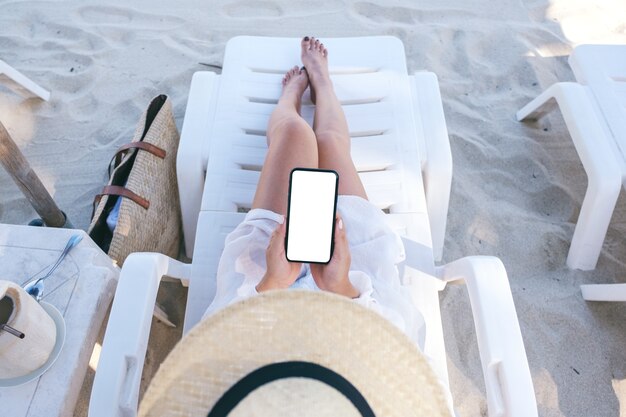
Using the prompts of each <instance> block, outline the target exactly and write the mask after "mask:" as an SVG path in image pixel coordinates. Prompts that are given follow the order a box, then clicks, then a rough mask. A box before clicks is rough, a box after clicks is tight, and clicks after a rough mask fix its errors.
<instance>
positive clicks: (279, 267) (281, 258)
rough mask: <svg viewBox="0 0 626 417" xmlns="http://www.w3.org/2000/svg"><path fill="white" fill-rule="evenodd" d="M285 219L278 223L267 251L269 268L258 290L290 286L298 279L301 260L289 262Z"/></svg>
mask: <svg viewBox="0 0 626 417" xmlns="http://www.w3.org/2000/svg"><path fill="white" fill-rule="evenodd" d="M285 223H286V219H285V221H283V222H282V223H281V224H279V225H278V227H277V228H276V230H274V233H272V236H271V237H270V243H269V245H268V246H267V251H266V252H265V261H266V263H267V269H266V271H265V275H264V276H263V279H261V282H260V283H259V284H258V285H257V286H256V290H257V291H258V292H263V291H267V290H276V289H282V288H288V287H289V286H290V285H291V284H293V283H294V282H295V281H296V278H298V274H299V273H300V268H301V266H302V264H301V263H299V262H289V261H288V260H287V257H286V256H285V228H286V226H285Z"/></svg>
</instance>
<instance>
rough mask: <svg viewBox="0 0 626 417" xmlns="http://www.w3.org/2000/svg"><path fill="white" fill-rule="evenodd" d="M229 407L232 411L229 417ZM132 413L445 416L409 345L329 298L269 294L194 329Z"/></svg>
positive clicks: (383, 323)
mask: <svg viewBox="0 0 626 417" xmlns="http://www.w3.org/2000/svg"><path fill="white" fill-rule="evenodd" d="M231 409H232V412H231ZM139 415H140V416H168V417H170V416H171V417H173V416H203V417H205V416H209V417H212V416H226V415H229V416H238V417H239V416H264V417H269V416H298V417H304V416H318V417H319V416H341V417H344V416H361V415H362V416H374V415H376V416H378V417H382V416H385V417H386V416H399V417H410V416H429V417H436V416H450V412H449V409H448V408H447V406H446V401H445V395H444V391H443V388H442V387H441V385H440V384H439V382H438V381H437V378H436V377H435V374H434V373H433V371H432V370H431V368H430V366H429V365H428V363H427V361H426V359H425V358H424V356H423V355H422V354H421V352H420V351H419V349H418V348H417V347H416V346H415V345H414V344H413V343H412V342H411V341H410V340H409V339H408V338H407V337H406V336H405V335H404V334H403V333H402V332H401V331H400V330H398V329H397V328H396V327H395V326H393V325H392V324H390V323H389V322H388V321H387V320H386V319H384V318H383V317H381V316H380V315H378V314H377V313H375V312H373V311H371V310H369V309H368V308H366V307H363V306H360V305H358V304H356V303H354V302H353V301H351V300H349V299H347V298H345V297H340V296H337V295H334V294H330V293H325V292H312V291H295V290H282V291H270V292H267V293H263V294H261V295H259V296H257V297H252V298H249V299H246V300H244V301H241V302H239V303H236V304H233V305H231V306H229V307H227V308H225V309H223V310H221V311H220V312H218V313H216V314H214V315H212V316H210V317H208V318H207V319H206V320H204V321H203V322H202V323H200V324H198V325H197V326H196V327H195V328H194V329H193V330H191V332H190V333H189V334H188V335H187V336H185V337H184V338H183V339H182V340H181V341H180V343H179V344H178V345H177V346H176V347H175V348H174V350H173V351H172V352H171V353H170V355H169V356H168V357H167V359H166V360H165V361H164V362H163V364H162V365H161V367H160V369H159V371H158V372H157V374H156V375H155V377H154V379H153V381H152V383H151V385H150V387H149V388H148V390H147V392H146V395H145V397H144V399H143V401H142V403H141V407H140V409H139Z"/></svg>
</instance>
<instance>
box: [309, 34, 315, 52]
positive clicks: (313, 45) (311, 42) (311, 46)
mask: <svg viewBox="0 0 626 417" xmlns="http://www.w3.org/2000/svg"><path fill="white" fill-rule="evenodd" d="M315 41H316V39H315V38H314V37H313V36H311V41H310V42H309V49H313V48H314V47H315Z"/></svg>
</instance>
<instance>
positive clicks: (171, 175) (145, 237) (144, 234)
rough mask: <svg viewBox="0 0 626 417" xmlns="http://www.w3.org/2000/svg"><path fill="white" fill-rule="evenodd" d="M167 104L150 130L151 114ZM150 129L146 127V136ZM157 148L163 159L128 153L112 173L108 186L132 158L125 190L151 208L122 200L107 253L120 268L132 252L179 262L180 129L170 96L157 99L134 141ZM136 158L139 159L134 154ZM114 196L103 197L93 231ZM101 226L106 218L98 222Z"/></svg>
mask: <svg viewBox="0 0 626 417" xmlns="http://www.w3.org/2000/svg"><path fill="white" fill-rule="evenodd" d="M163 99H165V101H164V103H163V104H162V106H161V108H160V109H159V111H158V113H157V114H156V116H155V117H154V119H153V120H152V122H151V123H150V124H149V126H146V120H147V118H148V117H149V115H148V113H149V110H150V108H151V107H152V106H154V105H158V101H162V100H163ZM146 127H147V128H148V129H147V131H146ZM142 137H143V142H147V143H150V144H152V145H155V146H157V147H159V148H161V149H163V150H165V152H166V156H165V158H164V159H161V158H159V157H157V156H155V155H153V154H151V153H149V152H146V151H143V150H138V149H134V150H130V151H128V152H127V153H126V155H125V156H124V158H123V159H122V161H121V163H120V164H119V165H118V167H117V168H116V169H115V170H114V171H113V174H112V176H111V180H110V181H109V185H111V183H112V182H113V179H114V178H115V176H116V172H115V171H117V170H119V169H121V168H122V167H123V165H124V164H125V163H127V162H130V161H129V158H133V156H134V158H135V159H134V163H133V165H132V169H131V170H130V173H129V174H128V179H127V181H126V188H128V189H129V190H130V191H132V192H134V193H135V194H137V195H139V196H140V197H143V198H145V199H146V200H148V201H149V202H150V206H149V208H148V209H145V208H143V207H141V206H140V205H138V204H136V203H135V202H133V201H131V200H129V199H127V198H122V197H118V198H122V203H121V206H120V210H119V216H118V221H117V226H116V227H115V230H114V232H113V237H112V239H111V243H110V246H109V249H108V255H109V256H110V257H111V258H112V259H114V260H115V261H117V263H118V265H122V264H123V262H124V260H125V259H126V257H127V256H128V255H129V254H131V253H132V252H159V253H163V254H165V255H168V256H170V257H173V258H177V257H178V251H179V246H180V241H181V234H182V232H181V213H180V202H179V196H178V184H177V180H176V151H177V149H178V143H179V140H180V136H179V134H178V130H177V128H176V123H175V121H174V116H173V112H172V105H171V101H170V99H169V98H167V96H163V95H161V96H157V97H155V98H154V99H153V100H152V102H151V103H150V106H148V109H147V110H146V111H145V112H144V113H143V115H142V117H141V119H140V120H139V122H138V124H137V128H136V130H135V134H134V136H133V139H132V142H136V141H140V140H142ZM135 153H137V154H136V155H134V154H135ZM109 198H112V196H106V195H105V196H103V197H102V199H101V200H100V202H99V204H98V207H97V208H96V210H95V213H94V217H93V220H92V224H91V226H90V233H91V230H92V229H93V228H94V225H95V224H96V222H97V221H98V219H100V217H101V216H103V215H106V214H104V213H103V210H104V208H105V206H106V204H107V201H108V199H109ZM100 221H102V219H101V220H100Z"/></svg>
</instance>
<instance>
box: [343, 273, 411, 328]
mask: <svg viewBox="0 0 626 417" xmlns="http://www.w3.org/2000/svg"><path fill="white" fill-rule="evenodd" d="M348 277H349V279H350V282H351V283H352V286H353V287H354V288H356V289H357V291H359V296H358V297H357V298H354V299H353V300H354V302H355V303H357V304H360V305H362V306H364V307H367V308H369V309H371V310H374V311H375V312H377V313H378V314H380V315H381V316H383V317H384V318H386V319H387V320H389V321H390V322H391V323H393V324H394V325H395V326H396V327H398V328H399V329H400V330H401V331H402V332H404V333H406V330H407V329H406V322H405V320H404V319H403V318H402V316H401V315H400V314H399V313H398V311H397V310H395V309H393V308H388V307H385V306H383V305H382V304H380V303H379V302H378V300H376V298H374V287H373V286H372V279H371V278H370V277H369V275H367V274H366V273H365V272H362V271H350V272H349V274H348Z"/></svg>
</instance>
